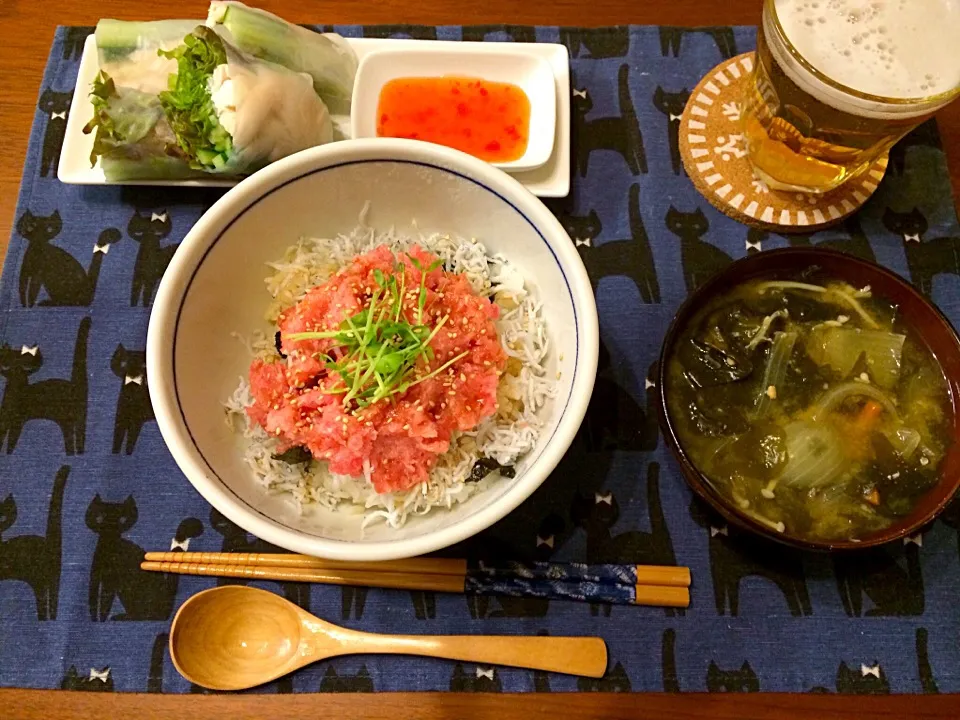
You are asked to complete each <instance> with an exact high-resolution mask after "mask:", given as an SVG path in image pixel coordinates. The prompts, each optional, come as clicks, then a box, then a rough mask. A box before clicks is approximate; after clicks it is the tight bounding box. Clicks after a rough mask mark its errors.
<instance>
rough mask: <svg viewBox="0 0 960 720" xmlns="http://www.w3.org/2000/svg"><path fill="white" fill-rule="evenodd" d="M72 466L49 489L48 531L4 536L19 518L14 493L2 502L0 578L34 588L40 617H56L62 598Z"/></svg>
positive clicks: (57, 477)
mask: <svg viewBox="0 0 960 720" xmlns="http://www.w3.org/2000/svg"><path fill="white" fill-rule="evenodd" d="M69 474H70V468H69V466H67V465H64V466H63V467H61V468H60V469H59V470H58V471H57V475H56V477H55V478H54V480H53V489H52V490H51V492H50V506H49V509H48V510H47V529H46V534H45V535H43V536H40V535H18V536H16V537H12V538H11V537H4V535H5V534H6V532H7V531H8V530H9V529H10V528H11V527H12V526H13V525H14V523H16V521H17V503H16V500H14V498H13V495H7V497H6V499H5V500H3V501H2V502H0V581H3V580H18V581H20V582H23V583H26V584H27V585H29V586H30V589H31V590H33V596H34V597H35V598H36V601H37V620H56V619H57V608H58V606H59V602H60V566H61V563H62V560H61V557H62V545H63V497H64V492H65V491H66V486H67V476H68V475H69Z"/></svg>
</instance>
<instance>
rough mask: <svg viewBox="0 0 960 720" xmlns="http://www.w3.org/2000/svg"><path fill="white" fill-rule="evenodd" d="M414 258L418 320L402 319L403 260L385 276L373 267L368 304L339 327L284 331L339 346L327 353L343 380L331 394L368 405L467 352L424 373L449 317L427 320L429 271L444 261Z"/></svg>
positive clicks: (295, 337)
mask: <svg viewBox="0 0 960 720" xmlns="http://www.w3.org/2000/svg"><path fill="white" fill-rule="evenodd" d="M408 257H410V261H411V263H412V264H413V266H414V267H415V268H416V269H417V270H419V271H420V286H419V291H418V292H417V296H416V297H417V308H416V323H415V324H414V323H410V322H407V321H406V320H404V319H403V298H404V294H405V293H406V274H405V273H404V272H403V265H402V264H401V263H399V262H398V263H397V264H396V266H395V268H394V270H395V271H396V274H399V275H400V282H399V283H398V282H397V277H396V274H393V275H390V276H387V275H385V274H384V272H383V271H382V270H380V269H379V268H377V269H375V270H374V271H373V279H374V282H375V283H376V287H375V288H374V289H373V293H372V294H371V296H370V302H369V304H368V305H367V306H366V307H365V308H364V309H363V310H361V311H360V312H358V313H355V314H354V315H351V316H349V317H347V318H346V319H344V320H343V322H341V323H340V327H339V328H338V329H337V330H326V331H318V332H299V333H291V334H289V335H286V336H284V337H285V339H287V340H293V341H297V340H322V339H332V340H334V341H335V343H336V347H337V348H338V349H339V350H340V351H341V352H340V353H338V355H339V356H340V357H339V358H338V359H337V358H334V357H332V356H331V355H330V354H329V353H328V354H327V355H326V356H325V357H324V365H325V366H326V368H327V370H328V371H329V372H330V373H332V374H335V375H337V376H338V377H339V378H340V380H341V383H342V384H337V385H334V386H332V387H330V388H328V389H326V390H325V392H327V393H328V394H342V395H343V404H344V405H345V406H349V405H350V404H351V403H353V402H355V403H356V404H357V406H358V407H367V406H368V405H373V404H374V403H376V402H379V401H381V400H385V399H387V398H391V397H393V396H394V395H398V394H400V393H404V392H406V391H407V390H409V389H410V388H412V387H413V386H415V385H418V384H419V383H422V382H424V381H425V380H429V379H430V378H433V377H436V376H437V375H439V374H440V373H442V372H443V371H444V370H446V369H447V368H449V367H450V366H451V365H453V364H454V363H455V362H457V361H458V360H460V359H462V358H464V357H466V355H467V354H468V353H467V352H466V351H464V352H462V353H460V354H459V355H457V356H456V357H453V358H451V359H449V360H448V361H447V362H445V363H443V364H442V365H441V366H440V367H438V368H436V369H434V370H432V371H430V372H429V373H427V374H422V373H423V372H424V371H425V370H426V369H427V368H428V367H429V363H430V361H432V360H433V358H434V353H433V348H431V347H430V341H431V340H433V338H434V337H435V336H436V334H437V333H438V332H440V329H441V328H442V327H443V326H444V325H445V324H446V322H447V321H448V320H449V316H447V315H444V316H443V317H441V318H440V319H439V321H438V322H437V325H436V327H434V328H433V329H431V328H430V326H428V325H424V323H423V312H424V308H425V306H426V302H427V286H426V276H427V273H429V272H431V271H433V270H436V269H437V268H438V267H440V265H441V264H442V262H443V261H442V260H437V261H435V262H434V263H432V264H431V265H430V266H429V267H428V268H427V269H426V270H424V269H423V266H422V264H421V263H420V262H419V261H418V260H417V259H416V258H415V257H412V256H409V255H408Z"/></svg>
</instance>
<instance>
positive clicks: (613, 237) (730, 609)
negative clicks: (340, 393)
mask: <svg viewBox="0 0 960 720" xmlns="http://www.w3.org/2000/svg"><path fill="white" fill-rule="evenodd" d="M337 30H338V31H340V32H342V33H343V34H344V35H349V36H358V35H361V34H363V33H364V30H363V29H361V28H358V27H338V28H337ZM89 32H90V28H85V29H84V28H61V29H59V30H58V32H57V35H56V39H55V41H54V45H53V49H52V53H51V56H50V61H49V65H48V67H47V71H46V74H45V76H44V79H43V86H42V88H41V91H40V99H39V103H38V106H37V111H36V118H35V122H34V126H33V133H32V136H31V139H30V149H29V153H28V156H27V162H26V168H25V171H24V176H23V184H22V188H21V193H20V199H19V204H18V208H17V214H16V218H15V228H14V231H13V236H12V239H11V242H10V248H9V251H8V253H7V258H6V264H5V266H4V269H3V277H2V285H0V339H2V342H3V345H2V347H0V375H2V376H3V389H2V393H3V395H2V401H0V443H2V444H0V617H2V622H0V685H3V686H25V687H36V688H58V687H63V688H72V689H83V690H108V691H109V690H116V691H145V690H146V691H151V692H192V691H195V690H196V688H191V687H190V685H189V684H188V683H187V682H186V681H184V680H183V679H182V678H181V677H180V676H179V675H178V674H177V673H176V671H175V670H174V669H173V667H172V665H171V664H170V660H169V657H168V655H167V652H166V640H167V636H166V633H167V631H168V628H169V621H170V619H171V617H172V614H173V612H174V610H175V608H176V607H178V605H179V604H180V603H181V602H182V601H183V600H184V599H185V598H187V597H188V596H189V595H191V594H192V593H195V592H197V591H199V590H202V589H204V588H207V587H211V586H212V585H214V584H215V583H216V580H214V579H207V578H196V577H177V576H171V577H167V576H163V575H159V574H147V573H143V572H141V571H140V570H139V569H138V563H139V561H140V559H141V555H142V552H143V550H144V549H166V548H170V547H181V548H183V549H186V548H187V547H188V545H189V548H190V550H210V551H212V550H226V551H243V550H257V551H263V550H266V549H268V548H266V547H265V546H264V545H263V543H261V542H260V541H258V540H256V539H255V538H253V537H251V536H248V535H246V534H245V533H244V532H243V531H242V530H240V529H239V528H237V527H236V526H234V525H232V524H231V523H230V522H228V521H227V520H225V519H224V518H222V517H220V516H218V515H217V514H216V513H213V512H211V509H210V507H209V506H208V505H207V504H206V503H205V502H204V501H203V500H202V499H201V498H200V496H199V495H198V494H197V493H196V492H194V490H193V489H192V487H191V486H190V485H189V483H188V482H187V481H186V479H185V478H184V477H183V476H182V475H181V474H180V472H179V471H178V470H177V467H176V465H175V464H174V462H173V460H172V459H171V457H170V455H169V454H168V453H167V451H166V449H165V447H164V445H163V441H162V440H161V437H160V434H159V432H158V431H157V427H156V423H155V422H153V420H152V417H151V414H150V409H149V402H148V396H147V379H146V377H145V375H144V367H143V365H144V352H143V351H144V342H145V334H146V328H147V319H148V316H149V313H150V305H151V302H152V298H153V294H154V292H155V290H156V284H157V281H158V279H159V277H160V275H161V274H162V272H163V270H164V268H165V267H166V264H167V262H169V259H170V257H171V255H172V253H173V252H174V251H175V249H176V247H177V243H179V242H180V240H182V238H183V236H184V235H185V233H186V232H187V230H188V229H189V228H190V226H191V224H192V223H193V222H194V221H195V220H196V219H197V218H198V217H199V216H200V214H201V213H202V212H203V210H204V209H205V208H207V207H209V205H210V204H211V203H212V202H213V201H214V200H215V199H216V198H217V197H218V196H219V195H220V191H207V190H196V189H178V188H174V189H170V188H136V187H127V188H118V187H80V186H70V185H64V184H61V183H60V182H58V181H57V179H56V177H55V168H56V163H57V156H58V154H59V149H60V145H61V143H62V140H63V134H64V128H65V126H66V120H65V115H66V113H67V111H68V107H69V101H70V97H71V94H72V91H73V86H74V82H75V79H76V74H77V66H78V62H79V57H80V52H81V49H82V47H83V41H84V38H85V37H86V36H87V34H89ZM365 33H366V35H367V36H372V35H376V36H385V35H390V34H394V33H402V34H409V35H414V36H417V37H424V38H434V37H436V38H439V39H454V40H456V39H461V38H465V39H487V40H505V39H513V40H534V39H536V40H539V41H544V42H557V41H562V42H565V43H566V44H567V45H568V47H569V48H570V51H571V64H572V69H573V87H574V96H573V98H572V99H573V106H574V113H573V124H574V148H573V156H574V181H573V190H572V192H571V194H570V196H569V197H568V198H565V199H563V200H559V201H551V202H550V203H549V204H550V205H551V208H552V209H553V210H554V211H555V212H556V213H557V214H558V215H559V216H560V217H561V219H562V220H563V222H564V223H565V225H566V226H567V228H568V230H569V232H570V234H571V236H572V237H574V238H576V244H577V247H578V251H579V252H580V253H581V255H582V257H583V260H584V262H585V263H586V265H587V268H588V269H589V270H590V274H591V276H592V278H593V280H594V286H595V290H596V293H597V300H598V306H599V313H600V323H601V337H602V349H601V362H600V370H599V376H598V379H597V385H596V391H595V395H594V401H593V403H592V404H591V407H590V411H589V413H588V417H587V419H586V421H585V423H584V426H583V428H582V430H581V432H580V434H579V436H578V437H577V440H576V441H575V443H574V444H573V446H572V447H571V449H570V451H569V453H568V454H567V456H566V458H565V459H564V460H563V462H562V463H561V465H560V466H559V468H558V469H557V471H556V472H555V473H554V475H553V476H552V477H551V478H550V479H549V480H548V481H547V482H546V483H545V484H544V485H543V487H542V488H541V490H540V491H539V492H537V493H536V494H535V495H534V497H533V498H532V499H531V500H530V501H529V502H527V503H526V504H525V505H524V506H522V507H521V508H520V509H518V510H517V511H516V512H514V513H513V514H512V515H510V516H509V517H508V518H507V519H506V520H504V521H503V522H502V523H500V524H499V525H497V526H496V527H495V528H493V529H491V530H490V531H489V532H485V533H483V535H482V536H479V537H477V538H474V539H473V540H472V541H470V542H468V543H466V544H465V546H462V547H458V548H453V549H452V550H451V551H450V554H451V555H463V554H468V553H469V554H476V553H478V552H484V553H487V554H491V553H493V554H499V555H501V556H504V557H509V558H515V559H526V558H554V559H557V560H564V561H573V560H578V561H587V562H636V563H652V564H654V563H674V562H677V563H680V564H683V565H688V566H690V568H691V569H692V571H693V577H694V586H693V589H692V595H693V599H692V605H691V607H690V608H689V609H688V610H687V611H686V612H674V611H665V610H663V609H658V608H642V607H614V608H610V607H591V606H589V605H586V604H581V603H575V602H561V601H554V602H548V601H546V600H539V599H532V600H518V599H513V598H502V599H493V598H466V597H463V596H458V595H434V594H432V593H406V592H395V591H384V590H363V589H349V588H347V589H342V590H341V589H340V588H333V587H312V588H310V587H307V586H302V585H295V584H287V585H278V584H275V583H265V584H264V587H268V588H271V589H273V590H276V591H279V592H282V593H283V594H285V595H286V596H287V597H289V598H291V599H293V600H295V601H297V602H299V603H301V604H302V605H303V606H304V607H307V608H309V609H310V610H311V611H312V612H315V613H317V614H319V615H321V616H323V617H326V618H328V619H330V620H333V621H334V622H340V623H343V624H345V625H347V626H350V627H354V628H362V629H364V630H372V631H387V632H390V631H403V632H411V631H413V632H424V633H427V632H434V633H507V634H519V633H525V634H537V633H548V634H553V635H558V634H591V635H593V634H596V635H600V636H603V637H604V638H605V639H606V640H607V642H608V644H609V649H610V658H611V662H610V671H609V672H608V674H607V676H606V677H605V678H604V679H602V680H582V679H581V680H578V679H576V678H571V677H565V676H560V675H547V674H543V673H532V672H527V671H521V670H510V669H501V668H497V669H493V668H487V667H477V666H475V665H470V664H466V665H462V664H455V663H449V662H445V661H433V660H429V659H414V658H398V657H388V658H376V657H355V658H345V659H342V660H337V661H333V662H324V663H320V664H319V665H316V666H314V667H312V668H309V669H307V670H304V671H302V672H300V673H298V674H297V675H296V676H295V677H293V678H287V679H285V680H282V681H279V682H277V683H274V684H272V685H271V686H268V687H267V688H264V690H266V691H268V692H290V691H298V692H316V691H390V690H454V691H493V692H500V691H503V692H508V691H536V692H555V691H570V690H608V691H629V690H633V691H650V690H654V691H656V690H664V691H670V692H675V691H703V690H709V691H757V690H764V691H796V692H845V693H850V692H854V693H858V692H859V693H886V692H899V693H919V692H937V691H938V690H939V691H942V692H946V691H951V692H957V691H960V646H958V644H957V637H958V631H960V615H958V613H957V610H956V603H957V598H958V597H960V562H958V540H957V528H958V527H960V511H958V510H957V509H954V510H953V511H952V512H950V513H948V514H947V515H946V516H945V517H944V518H943V521H942V522H941V521H938V522H936V523H934V525H933V526H932V527H931V528H929V529H928V530H927V531H925V532H924V533H923V534H922V535H918V536H916V537H915V538H911V540H910V541H909V542H907V543H902V544H898V545H896V546H893V547H889V548H884V549H880V550H876V551H874V552H869V553H864V554H861V555H857V556H851V557H849V558H847V557H844V558H839V557H838V558H837V560H835V561H834V560H832V559H831V558H830V557H828V556H825V555H819V556H818V555H802V554H800V553H797V552H794V551H791V550H787V549H784V548H777V547H765V546H761V545H759V544H757V543H750V542H743V540H742V539H740V538H737V537H736V535H735V533H734V532H733V531H731V530H729V529H728V528H727V527H726V526H725V525H723V524H722V523H721V522H720V521H719V520H717V519H716V518H714V517H711V516H710V515H709V514H707V513H705V512H704V511H703V509H702V508H701V507H700V506H699V505H696V504H693V503H692V502H691V495H690V493H689V492H688V490H687V488H686V486H685V485H684V482H683V480H682V479H681V477H680V475H679V473H678V472H677V468H676V466H675V464H674V463H673V461H672V459H671V458H670V457H669V455H668V452H667V451H666V449H665V448H664V446H663V443H662V441H661V440H660V439H659V437H658V431H657V425H656V417H655V413H654V411H653V396H654V389H653V388H652V387H651V383H650V380H649V378H652V377H653V376H654V375H653V369H652V366H653V363H654V361H655V359H656V356H657V353H658V350H659V347H660V341H661V338H662V334H663V332H664V330H665V328H666V325H667V323H668V322H669V320H670V318H671V316H672V314H673V312H674V311H675V309H676V307H677V305H678V304H679V303H680V301H681V300H682V299H683V298H684V296H685V295H686V293H687V291H688V290H689V289H690V288H689V287H688V285H689V283H690V282H692V281H693V279H694V278H695V277H702V276H703V275H704V274H705V273H708V272H710V271H712V270H715V269H718V268H720V267H721V266H722V265H724V264H725V263H727V262H729V261H730V260H731V259H734V258H738V257H741V256H743V255H744V254H745V253H747V252H757V251H760V250H761V248H762V249H767V248H772V247H781V246H784V245H786V244H789V243H792V244H807V243H820V242H825V243H829V244H830V245H832V246H834V247H839V248H843V249H846V250H848V251H851V252H854V253H857V254H860V255H865V256H868V257H873V258H876V259H877V260H878V261H880V262H881V263H883V264H884V265H887V266H889V267H891V268H893V269H894V270H896V271H897V272H900V273H902V274H904V275H905V276H906V277H908V278H910V279H912V280H913V281H914V282H915V283H916V284H918V285H920V286H921V287H922V288H923V289H924V290H925V291H926V292H928V293H929V294H930V295H932V297H933V299H934V300H935V301H936V302H937V303H938V304H939V305H940V307H941V308H942V309H943V310H944V311H945V312H946V313H947V315H948V316H949V317H950V318H952V319H953V321H954V322H955V323H956V322H957V321H960V266H958V254H957V246H958V243H960V230H958V227H957V218H956V213H955V210H954V207H953V204H952V200H951V192H950V185H949V180H948V177H947V172H946V166H945V159H944V154H943V152H942V150H941V149H940V145H939V138H938V136H937V132H936V126H935V125H934V124H932V123H931V124H928V125H926V126H924V127H923V128H921V130H919V131H918V132H916V133H914V134H913V135H911V136H910V138H909V139H908V140H907V141H906V142H905V143H903V144H901V145H900V146H898V147H897V148H896V149H895V151H894V153H893V161H892V163H891V169H890V171H889V173H888V176H887V178H886V179H885V180H884V182H883V183H882V185H881V187H880V189H879V191H878V192H877V193H876V195H875V196H874V197H873V199H871V200H870V201H869V203H868V204H867V206H866V207H865V208H864V209H863V211H862V212H860V213H859V214H858V215H857V216H856V217H855V219H854V220H852V221H849V222H848V223H847V224H846V225H844V226H842V227H839V228H837V229H834V230H831V231H826V232H822V233H817V234H816V235H813V236H811V237H794V238H792V239H790V240H787V239H785V238H782V237H779V236H773V235H770V236H765V235H762V234H756V233H750V234H748V231H747V228H746V227H744V226H742V225H740V224H738V223H736V222H735V221H733V220H731V219H729V218H727V217H725V216H723V215H721V214H720V213H718V212H717V211H716V210H714V209H713V208H712V207H711V206H710V205H709V203H707V202H706V201H705V200H704V199H703V198H702V197H700V196H699V195H698V194H697V192H696V191H695V190H694V188H693V186H692V184H691V183H690V181H689V180H688V179H687V178H686V177H685V176H684V175H683V174H682V170H681V169H680V163H679V160H678V158H677V156H676V142H675V139H676V132H677V127H678V124H679V123H678V120H679V115H680V113H681V111H682V109H683V105H684V101H685V99H686V96H687V93H688V91H689V89H691V88H692V87H693V86H694V85H695V84H696V82H697V80H698V79H699V78H700V77H701V76H702V75H703V74H704V73H705V72H706V71H707V70H709V69H710V68H712V67H713V66H714V65H715V64H716V63H718V62H719V61H720V60H721V59H723V58H724V57H730V56H732V55H734V54H735V53H738V52H743V51H744V50H748V49H750V48H751V47H752V46H753V42H754V31H753V29H751V28H728V27H718V28H706V29H696V30H690V29H680V28H666V27H662V28H655V27H631V28H627V27H620V28H610V29H603V30H576V29H558V28H536V29H532V28H519V27H517V28H512V27H508V28H503V27H499V28H498V27H485V28H464V29H462V30H461V28H458V27H441V28H436V29H435V28H423V27H398V26H393V27H390V28H367V29H366V30H365ZM907 240H910V241H909V242H908V241H907Z"/></svg>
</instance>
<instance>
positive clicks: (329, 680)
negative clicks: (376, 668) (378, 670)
mask: <svg viewBox="0 0 960 720" xmlns="http://www.w3.org/2000/svg"><path fill="white" fill-rule="evenodd" d="M375 690H376V688H374V686H373V678H371V677H370V671H369V670H367V666H366V665H361V666H360V669H359V670H357V672H356V673H355V674H354V675H346V674H341V673H340V672H338V671H337V669H336V668H335V667H333V665H328V666H327V669H326V670H325V671H324V672H323V677H322V678H321V679H320V692H322V693H325V692H354V693H372V692H374V691H375Z"/></svg>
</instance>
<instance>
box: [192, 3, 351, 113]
mask: <svg viewBox="0 0 960 720" xmlns="http://www.w3.org/2000/svg"><path fill="white" fill-rule="evenodd" d="M206 24H207V27H210V28H214V29H215V30H216V31H217V32H218V33H219V34H220V35H221V36H222V37H225V38H227V40H228V41H229V42H230V43H231V44H232V45H234V46H235V47H236V48H238V49H240V50H242V51H243V52H246V53H250V54H251V55H253V56H255V57H257V58H260V59H263V60H269V61H271V62H275V63H277V64H279V65H282V66H283V67H285V68H289V69H291V70H295V71H297V72H304V73H307V74H308V75H309V76H310V78H311V80H312V82H313V87H314V90H316V92H317V94H318V95H320V97H321V98H322V99H323V101H324V103H325V104H326V105H327V107H328V108H329V109H330V112H332V113H336V114H348V113H349V112H350V101H351V97H352V95H353V81H354V78H355V77H356V74H357V66H358V64H359V61H358V59H357V54H356V53H355V52H354V50H353V48H352V47H350V44H349V43H348V42H347V41H346V39H344V38H343V37H341V36H340V35H338V34H336V33H317V32H314V31H312V30H308V29H307V28H304V27H301V26H299V25H295V24H293V23H290V22H287V21H286V20H284V19H283V18H281V17H277V16H276V15H274V14H273V13H269V12H267V11H266V10H260V9H259V8H252V7H248V6H246V5H244V4H243V3H242V2H232V1H230V2H222V1H220V0H214V2H211V3H210V10H209V12H208V14H207V21H206Z"/></svg>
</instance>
